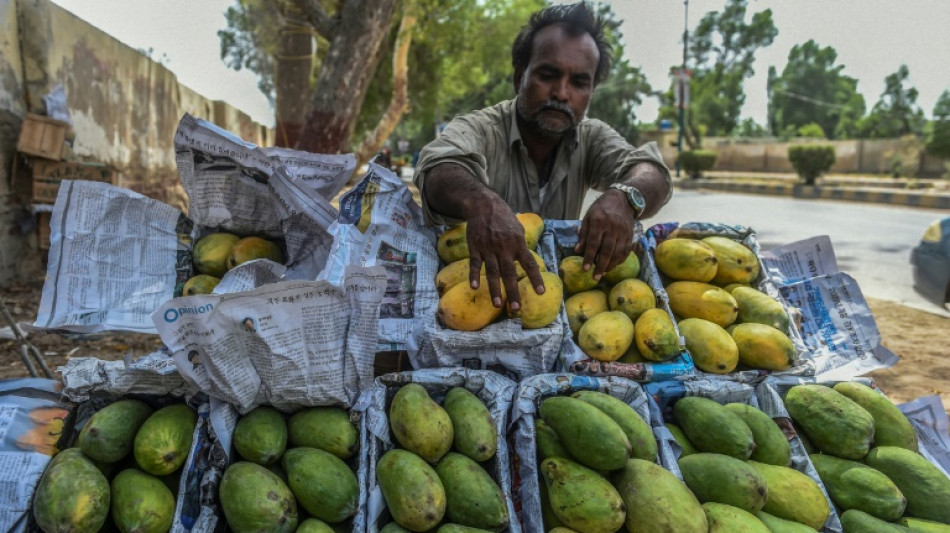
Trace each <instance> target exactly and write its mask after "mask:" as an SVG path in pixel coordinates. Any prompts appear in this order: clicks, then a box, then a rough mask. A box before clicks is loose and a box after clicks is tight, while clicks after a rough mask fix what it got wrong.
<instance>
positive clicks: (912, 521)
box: [897, 516, 950, 533]
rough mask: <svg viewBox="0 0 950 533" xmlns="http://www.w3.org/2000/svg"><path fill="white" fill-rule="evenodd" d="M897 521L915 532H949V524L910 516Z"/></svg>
mask: <svg viewBox="0 0 950 533" xmlns="http://www.w3.org/2000/svg"><path fill="white" fill-rule="evenodd" d="M897 523H898V524H900V525H902V526H904V527H906V528H909V529H910V530H911V531H914V532H916V533H950V525H947V524H941V523H940V522H933V521H930V520H923V519H920V518H913V517H910V516H905V517H903V518H901V519H900V520H898V521H897Z"/></svg>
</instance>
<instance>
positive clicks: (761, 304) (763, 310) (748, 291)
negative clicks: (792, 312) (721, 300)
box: [729, 287, 789, 332]
mask: <svg viewBox="0 0 950 533" xmlns="http://www.w3.org/2000/svg"><path fill="white" fill-rule="evenodd" d="M729 294H731V295H732V297H733V298H735V299H736V303H737V304H739V319H738V320H739V322H740V323H743V324H745V323H749V322H753V323H756V324H765V325H766V326H772V327H773V328H775V329H777V330H779V331H781V332H788V324H789V320H788V313H786V312H785V308H784V307H782V304H781V303H779V302H778V300H776V299H775V298H772V297H771V296H769V295H768V294H765V293H764V292H762V291H760V290H757V289H753V288H752V287H736V288H734V289H732V290H731V291H730V292H729Z"/></svg>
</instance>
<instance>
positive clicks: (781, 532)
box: [755, 511, 815, 533]
mask: <svg viewBox="0 0 950 533" xmlns="http://www.w3.org/2000/svg"><path fill="white" fill-rule="evenodd" d="M755 517H756V518H758V519H759V520H761V521H762V523H763V524H765V527H767V528H769V531H771V532H772V533H814V531H815V530H814V529H812V528H810V527H808V526H806V525H805V524H799V523H798V522H793V521H792V520H785V519H784V518H779V517H777V516H772V515H770V514H769V513H766V512H763V511H759V512H757V513H755Z"/></svg>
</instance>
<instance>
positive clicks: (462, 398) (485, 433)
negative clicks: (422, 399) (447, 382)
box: [442, 387, 498, 462]
mask: <svg viewBox="0 0 950 533" xmlns="http://www.w3.org/2000/svg"><path fill="white" fill-rule="evenodd" d="M442 408H443V409H445V412H446V413H447V414H448V415H449V419H450V420H451V421H452V429H453V431H454V433H455V437H454V439H453V444H454V446H455V449H456V450H458V451H459V452H460V453H462V454H464V455H466V456H468V457H470V458H472V459H474V460H475V461H479V462H481V461H487V460H489V459H491V458H492V457H493V456H494V455H495V451H496V450H497V449H498V433H497V432H496V430H495V420H494V419H493V418H492V416H491V413H490V412H489V411H488V407H486V406H485V404H484V403H482V401H481V400H480V399H479V398H478V396H475V395H474V394H472V392H471V391H469V390H468V389H466V388H464V387H452V388H451V389H449V392H448V393H446V395H445V400H444V401H443V402H442Z"/></svg>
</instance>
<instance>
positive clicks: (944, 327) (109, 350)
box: [0, 280, 950, 411]
mask: <svg viewBox="0 0 950 533" xmlns="http://www.w3.org/2000/svg"><path fill="white" fill-rule="evenodd" d="M42 289H43V282H42V280H38V281H36V282H33V283H26V284H21V285H16V286H13V287H10V288H8V289H6V290H3V291H0V298H3V302H4V304H6V306H7V309H8V310H9V311H10V313H11V314H12V315H13V317H14V319H15V320H16V321H17V322H33V320H34V319H35V318H36V313H37V308H38V307H39V302H40V295H41V293H42ZM868 303H869V304H870V306H871V312H872V313H873V314H874V318H875V320H876V322H877V326H878V329H879V330H880V331H881V337H882V339H883V344H884V346H886V347H887V348H888V349H890V350H891V351H893V352H894V353H896V354H898V355H899V356H900V357H901V360H900V362H899V363H898V364H897V365H895V366H893V367H891V368H888V369H884V370H878V371H876V372H873V373H871V374H870V376H871V377H873V378H874V379H875V381H877V383H878V385H879V386H880V388H881V390H883V391H884V393H885V394H886V395H887V396H888V397H889V398H890V399H891V400H892V401H894V402H895V403H903V402H906V401H909V400H912V399H914V398H919V397H921V396H929V395H933V394H939V395H940V398H941V400H942V401H943V405H944V408H945V409H947V410H948V411H950V319H947V318H944V317H941V316H939V315H934V314H931V313H927V312H924V311H918V310H916V309H911V308H908V307H904V306H902V305H900V304H896V303H893V302H888V301H884V300H875V299H870V300H869V301H868ZM6 325H7V324H6V323H5V321H3V320H0V328H2V327H4V326H6ZM29 341H30V342H32V343H33V345H34V346H36V347H37V348H38V349H39V350H40V352H41V353H42V354H43V355H44V357H45V358H46V361H47V363H48V364H49V366H50V368H52V369H53V370H54V371H55V369H56V368H57V367H59V366H61V365H63V364H65V363H66V361H67V360H69V358H71V357H98V358H100V359H108V360H115V359H122V358H123V357H125V356H126V355H127V354H130V353H131V355H132V357H133V358H136V357H140V356H143V355H146V354H149V353H151V352H153V351H155V350H158V349H160V348H161V346H162V343H161V341H160V340H159V339H158V337H157V336H156V335H146V334H141V333H107V334H95V335H87V336H83V337H81V338H66V337H63V336H60V335H55V334H34V335H30V336H29ZM28 375H29V373H28V372H27V370H26V367H25V366H24V365H23V363H22V361H21V359H20V349H19V344H18V343H17V342H16V341H14V340H0V379H8V378H14V377H25V376H28Z"/></svg>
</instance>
